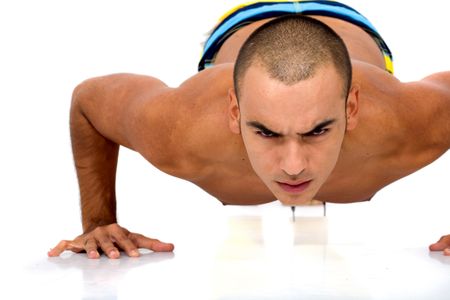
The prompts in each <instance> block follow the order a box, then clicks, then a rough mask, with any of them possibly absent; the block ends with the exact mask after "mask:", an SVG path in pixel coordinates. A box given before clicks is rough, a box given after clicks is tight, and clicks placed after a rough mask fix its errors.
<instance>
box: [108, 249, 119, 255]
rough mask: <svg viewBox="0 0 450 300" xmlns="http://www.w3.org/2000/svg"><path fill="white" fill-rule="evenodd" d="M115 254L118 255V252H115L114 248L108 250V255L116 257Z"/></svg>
mask: <svg viewBox="0 0 450 300" xmlns="http://www.w3.org/2000/svg"><path fill="white" fill-rule="evenodd" d="M117 256H119V252H117V251H116V250H111V251H109V257H117Z"/></svg>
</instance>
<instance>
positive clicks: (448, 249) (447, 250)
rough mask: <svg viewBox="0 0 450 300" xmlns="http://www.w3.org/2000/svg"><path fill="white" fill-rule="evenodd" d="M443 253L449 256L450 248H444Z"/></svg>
mask: <svg viewBox="0 0 450 300" xmlns="http://www.w3.org/2000/svg"><path fill="white" fill-rule="evenodd" d="M444 255H449V256H450V248H447V249H444Z"/></svg>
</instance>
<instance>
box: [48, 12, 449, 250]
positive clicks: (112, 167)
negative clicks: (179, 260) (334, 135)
mask: <svg viewBox="0 0 450 300" xmlns="http://www.w3.org/2000/svg"><path fill="white" fill-rule="evenodd" d="M315 18H317V19H319V20H320V21H322V22H324V23H325V24H327V25H329V26H330V27H331V28H333V29H334V30H335V31H336V32H337V33H338V34H339V35H340V36H341V37H342V39H343V40H344V42H345V44H346V46H347V48H348V50H349V53H350V57H351V59H352V66H353V81H352V91H351V92H350V96H349V99H350V101H349V102H350V104H349V105H350V106H347V110H349V111H348V112H347V125H350V126H348V127H347V128H346V129H345V136H344V137H343V143H342V146H341V150H340V153H339V157H338V160H337V163H336V165H335V167H334V169H333V170H332V172H331V174H330V175H329V177H328V178H327V179H326V181H325V183H324V184H323V185H321V187H320V189H319V190H318V191H317V193H316V194H315V196H314V199H317V200H320V201H328V202H338V203H350V202H356V201H363V200H366V199H367V198H370V197H371V196H373V195H374V194H375V193H376V192H377V191H379V190H380V189H382V188H383V187H385V186H386V185H388V184H390V183H392V182H394V181H396V180H398V179H400V178H402V177H404V176H406V175H408V174H411V173H413V172H415V171H417V170H418V169H420V168H422V167H424V166H426V165H427V164H429V163H431V162H432V161H434V160H436V159H437V158H438V157H440V156H441V155H442V154H443V153H445V152H446V151H447V150H448V149H449V147H450V121H449V120H450V72H443V73H437V74H433V75H431V76H428V77H426V78H424V79H422V80H420V81H417V82H411V83H401V82H400V81H399V80H397V79H396V78H395V77H394V76H392V75H390V74H389V73H388V72H386V71H385V70H384V60H383V58H382V56H381V53H380V51H379V49H378V47H377V46H376V44H375V43H374V41H373V40H372V38H371V37H370V36H369V35H367V34H366V33H365V32H363V31H362V30H361V29H360V28H358V27H356V26H354V25H352V24H350V23H347V22H345V21H341V20H337V19H333V18H328V17H315ZM267 21H268V20H263V21H258V22H256V23H253V24H251V25H248V26H246V27H244V28H242V29H240V30H239V31H237V32H236V33H234V34H233V35H232V36H231V37H230V38H229V39H228V40H227V41H226V42H225V44H224V45H223V46H222V48H221V49H220V51H219V53H218V55H217V59H216V66H215V67H212V68H210V69H207V70H204V71H202V72H199V73H198V74H196V75H195V76H193V77H191V78H189V79H188V80H187V81H185V82H184V83H183V84H181V85H180V86H179V87H177V88H169V87H168V86H167V85H166V84H164V83H163V82H161V81H160V80H158V79H156V78H153V77H150V76H142V75H133V74H115V75H110V76H105V77H99V78H93V79H90V80H87V81H85V82H83V83H81V84H80V85H79V86H78V87H77V88H76V89H75V90H74V93H73V99H72V106H71V112H70V128H71V138H72V148H73V155H74V160H75V166H76V170H77V176H78V181H79V187H80V195H81V210H82V211H81V212H82V224H83V234H82V235H80V236H78V237H77V238H75V239H74V240H63V241H61V242H60V243H59V244H58V245H57V246H56V247H55V248H53V249H52V250H50V251H49V253H48V255H49V256H58V255H59V254H61V253H62V252H63V251H65V250H71V251H74V252H82V251H86V252H87V255H88V257H89V258H98V257H99V256H100V254H99V251H100V250H102V251H103V252H104V253H105V254H106V255H107V256H108V257H109V258H118V257H119V256H120V252H119V250H123V251H125V252H126V254H127V255H129V256H139V252H138V250H137V249H138V248H147V249H150V250H153V251H173V249H174V246H173V245H172V244H168V243H163V242H160V241H159V240H156V239H152V238H148V237H146V236H143V235H141V234H137V233H131V232H129V231H128V230H126V229H125V228H123V227H121V226H119V225H118V224H117V219H116V197H115V176H116V166H117V158H118V151H119V147H120V146H124V147H127V148H129V149H133V150H135V151H137V152H138V153H140V154H141V155H142V156H143V157H144V158H146V159H147V160H148V161H149V162H150V163H151V164H152V165H154V166H156V167H157V168H158V169H160V170H161V171H163V172H165V173H168V174H171V175H173V176H176V177H179V178H183V179H186V180H189V181H191V182H193V183H195V184H196V185H198V186H199V187H200V188H202V189H204V190H205V191H206V192H208V193H209V194H211V195H213V196H214V197H216V198H217V199H218V200H219V201H221V202H222V203H224V204H235V205H251V204H262V203H268V202H271V201H275V200H276V199H277V197H276V196H275V195H274V193H272V191H271V190H270V189H269V188H268V187H267V185H266V184H264V183H263V181H262V180H261V178H260V177H259V176H257V175H256V173H255V171H254V169H253V168H252V165H251V164H250V162H249V156H248V153H247V151H246V148H245V146H244V143H243V137H242V136H241V131H240V129H239V128H238V127H239V126H238V125H237V124H238V123H237V122H239V118H240V116H239V115H238V113H237V111H238V109H237V107H238V106H237V104H236V99H235V95H234V89H233V78H232V75H233V62H234V61H235V59H236V56H237V53H238V51H239V49H240V47H241V45H242V44H243V42H244V41H245V39H246V38H247V37H248V36H249V34H250V33H251V32H253V31H254V30H255V29H256V28H257V27H259V26H261V25H262V24H263V23H265V22H267ZM250 68H252V67H250ZM329 68H331V67H329ZM329 68H328V69H324V70H323V72H325V71H326V72H328V73H329V72H331V71H330V69H329ZM321 74H322V73H321ZM323 74H325V73H323ZM263 75H264V74H263ZM306 83H307V82H306ZM306 83H304V82H300V83H299V84H306ZM424 100H426V101H424ZM244 101H245V100H244ZM344 119H345V116H344ZM430 124H432V125H430ZM336 126H337V125H336ZM304 129H305V132H306V131H308V130H309V128H304ZM310 129H311V130H312V131H313V133H314V130H316V129H314V128H310ZM342 130H344V129H342ZM319 133H320V131H319ZM263 134H265V133H263ZM314 135H315V133H314ZM286 136H287V135H286ZM302 137H309V135H307V134H306V133H305V135H304V136H303V133H302ZM292 149H294V148H292ZM291 159H292V164H290V165H292V166H294V165H299V168H302V167H301V166H300V163H299V161H296V159H301V157H297V158H296V157H295V156H292V158H291ZM292 172H294V171H292ZM286 173H287V171H286ZM236 178H239V180H236ZM362 179H364V180H362ZM278 199H279V200H280V201H281V202H282V203H284V204H288V205H291V204H296V203H295V202H290V200H288V199H287V198H284V197H283V196H281V197H278ZM430 250H433V251H443V253H444V255H450V235H447V236H443V237H442V238H441V239H440V240H439V241H438V242H437V243H434V244H432V245H431V246H430Z"/></svg>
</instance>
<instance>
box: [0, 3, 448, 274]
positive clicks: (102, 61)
mask: <svg viewBox="0 0 450 300" xmlns="http://www.w3.org/2000/svg"><path fill="white" fill-rule="evenodd" d="M237 3H240V2H238V1H211V0H201V1H200V0H196V1H184V0H183V1H181V0H172V1H158V2H157V1H136V0H131V1H130V0H127V1H114V0H108V1H95V0H89V1H87V0H77V1H49V0H42V1H31V0H30V1H23V0H22V1H21V0H16V1H2V2H1V3H0V43H1V44H0V103H1V106H0V143H1V147H0V178H1V181H0V201H1V202H0V203H1V204H0V222H1V223H0V225H1V226H0V230H1V232H0V236H1V238H2V247H1V250H0V251H1V254H2V256H3V257H9V256H14V257H21V258H22V259H24V260H26V259H27V257H29V256H33V257H36V256H39V257H40V256H43V257H44V256H45V255H46V251H47V250H48V248H50V247H52V246H54V245H55V244H56V243H57V242H58V241H59V240H60V239H63V238H64V239H69V238H73V237H75V236H76V235H78V234H80V233H81V224H80V213H79V204H78V201H79V200H78V189H77V182H76V177H75V171H74V168H73V162H72V156H71V147H70V137H69V126H68V117H69V107H70V98H71V92H72V89H73V88H74V87H75V86H76V85H77V84H78V83H79V82H81V81H82V80H84V79H86V78H89V77H93V76H98V75H104V74H109V73H117V72H130V73H141V74H148V75H153V76H156V77H158V78H160V79H162V80H163V81H165V82H167V83H168V84H169V85H172V86H176V85H178V84H179V83H181V82H182V81H183V80H184V79H186V78H188V77H189V76H191V75H193V74H195V73H196V67H197V62H198V59H199V57H200V53H201V45H200V44H201V42H202V41H203V39H204V33H206V32H207V31H208V30H209V29H210V28H211V27H212V26H213V25H214V24H215V21H216V20H217V18H218V17H219V16H220V15H221V14H222V13H224V12H225V11H226V10H227V9H229V8H231V7H232V6H233V5H234V4H237ZM346 3H347V4H349V5H351V6H353V7H354V8H356V9H357V10H359V11H360V12H362V13H363V14H364V15H365V16H366V17H368V19H369V20H371V21H372V23H373V24H374V25H375V26H376V27H377V28H378V30H379V32H380V33H381V34H382V36H383V37H384V38H385V40H386V41H387V43H388V45H389V46H390V48H391V50H392V51H393V53H394V65H395V72H396V75H397V76H398V77H399V78H400V79H401V80H402V81H410V80H418V79H420V78H422V77H424V76H426V75H428V74H431V73H434V72H438V71H444V70H450V57H449V55H450V43H449V29H450V21H449V20H448V8H449V7H448V6H449V5H448V4H447V2H446V1H439V0H431V1H415V0H414V1H387V0H377V1H347V2H346ZM423 101H427V99H423ZM449 167H450V161H449V157H448V156H444V157H442V158H441V159H439V160H438V161H437V162H436V163H434V164H433V165H431V166H430V167H427V168H425V169H423V170H421V171H420V172H418V173H416V174H414V175H412V176H409V177H407V178H405V179H402V180H400V181H399V182H396V183H394V184H392V185H391V186H389V187H387V188H385V189H384V190H382V191H381V192H379V193H378V194H377V196H376V197H374V199H373V200H372V201H371V202H370V203H364V204H356V205H344V206H342V205H341V206H336V205H330V206H329V214H334V215H335V216H341V215H342V220H348V223H345V222H344V225H343V227H344V228H347V227H348V228H351V227H357V226H358V223H357V220H358V216H359V217H360V218H365V217H367V216H370V217H371V218H373V219H374V222H376V223H375V225H374V226H375V227H376V226H391V227H392V232H391V236H387V237H379V236H378V237H377V236H374V238H377V239H382V241H383V242H386V241H389V242H395V241H396V240H397V239H398V238H399V237H402V238H403V237H405V238H406V239H407V241H409V242H410V243H413V244H419V245H424V244H425V245H428V244H429V243H431V242H434V241H435V240H437V239H438V238H439V237H440V236H441V235H443V234H450V227H448V226H447V227H446V228H444V227H443V226H442V224H447V225H448V224H449V222H448V219H449V212H450V192H449V190H448V186H449ZM117 194H118V211H119V221H120V222H121V224H122V225H123V226H126V227H128V228H129V229H130V230H133V231H137V232H141V233H144V234H147V235H150V236H154V237H156V238H160V239H162V240H165V241H170V242H175V243H176V241H174V240H172V239H171V238H172V237H174V236H175V235H176V234H175V233H178V234H179V233H180V232H182V233H183V234H184V235H186V236H190V235H192V236H195V235H198V234H199V233H198V232H193V230H194V229H198V228H203V229H204V230H208V228H214V220H215V217H216V216H217V215H219V214H220V212H221V210H222V209H223V208H222V206H221V205H220V203H219V202H217V201H216V200H215V199H213V198H212V197H211V196H209V195H207V194H206V193H204V192H203V191H202V190H200V189H199V188H197V187H195V186H194V185H192V184H190V183H187V182H184V181H181V180H179V179H175V178H171V177H170V176H168V175H165V174H163V173H160V172H159V171H157V170H155V169H154V168H153V167H152V166H151V165H149V164H148V163H147V162H146V161H145V160H144V159H143V158H141V157H140V156H139V155H138V154H136V153H134V152H131V151H128V150H126V149H125V150H123V151H121V154H120V162H119V168H118V178H117ZM288 213H289V211H288V209H286V214H288ZM185 224H197V225H195V226H194V225H192V226H190V225H188V226H186V225H185ZM386 224H389V225H386ZM422 227H427V228H428V229H429V230H430V229H432V231H433V232H435V235H432V236H429V237H426V238H420V239H416V238H415V236H416V234H417V231H419V230H420V229H421V228H422ZM162 232H164V235H163V236H162V235H161V234H162ZM201 234H203V233H201ZM15 263H17V262H16V261H14V260H13V261H9V262H8V261H6V265H7V266H8V264H10V267H11V269H13V268H14V264H15Z"/></svg>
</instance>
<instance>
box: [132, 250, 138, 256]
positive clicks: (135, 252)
mask: <svg viewBox="0 0 450 300" xmlns="http://www.w3.org/2000/svg"><path fill="white" fill-rule="evenodd" d="M130 256H134V257H136V256H139V252H138V251H137V250H131V251H130Z"/></svg>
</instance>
